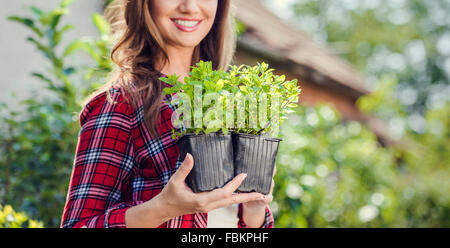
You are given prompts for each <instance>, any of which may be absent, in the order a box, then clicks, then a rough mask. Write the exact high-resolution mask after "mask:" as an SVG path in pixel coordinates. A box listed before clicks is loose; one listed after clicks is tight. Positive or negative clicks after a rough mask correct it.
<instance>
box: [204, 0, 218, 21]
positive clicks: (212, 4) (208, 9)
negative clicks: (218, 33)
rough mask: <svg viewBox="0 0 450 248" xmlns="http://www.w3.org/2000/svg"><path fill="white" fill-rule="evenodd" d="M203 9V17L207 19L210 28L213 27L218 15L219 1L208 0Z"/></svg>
mask: <svg viewBox="0 0 450 248" xmlns="http://www.w3.org/2000/svg"><path fill="white" fill-rule="evenodd" d="M206 2H208V3H207V4H205V5H204V6H203V7H202V10H203V11H202V12H203V16H204V17H206V18H207V23H208V26H210V27H212V25H213V24H214V20H215V18H216V14H217V5H218V4H217V0H208V1H206Z"/></svg>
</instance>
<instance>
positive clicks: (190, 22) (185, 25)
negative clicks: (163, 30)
mask: <svg viewBox="0 0 450 248" xmlns="http://www.w3.org/2000/svg"><path fill="white" fill-rule="evenodd" d="M170 20H171V21H172V22H173V24H175V26H176V27H177V28H178V29H180V30H181V31H184V32H193V31H195V30H196V29H197V28H198V26H199V25H200V23H201V22H202V20H201V19H181V18H174V19H170Z"/></svg>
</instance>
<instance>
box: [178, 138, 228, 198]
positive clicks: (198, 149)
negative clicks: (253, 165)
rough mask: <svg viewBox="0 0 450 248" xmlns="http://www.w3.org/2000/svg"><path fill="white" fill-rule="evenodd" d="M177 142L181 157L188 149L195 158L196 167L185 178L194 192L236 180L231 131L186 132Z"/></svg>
mask: <svg viewBox="0 0 450 248" xmlns="http://www.w3.org/2000/svg"><path fill="white" fill-rule="evenodd" d="M177 144H178V148H179V150H180V156H181V157H182V158H184V157H185V156H186V154H187V153H188V152H189V153H190V154H192V156H193V157H194V167H193V168H192V171H191V172H190V173H189V175H188V177H187V178H186V183H187V185H188V186H189V187H190V188H191V189H192V191H194V192H196V193H197V192H204V191H210V190H213V189H216V188H221V187H223V186H224V185H225V184H226V183H228V182H229V181H231V180H232V179H233V177H234V167H233V142H232V137H231V134H227V135H225V134H223V133H221V132H215V133H209V134H201V135H195V134H185V135H184V136H183V137H181V138H180V139H179V140H178V142H177Z"/></svg>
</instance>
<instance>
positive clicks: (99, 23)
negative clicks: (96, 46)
mask: <svg viewBox="0 0 450 248" xmlns="http://www.w3.org/2000/svg"><path fill="white" fill-rule="evenodd" d="M92 21H93V22H94V25H95V27H97V30H98V32H99V33H100V35H107V34H109V33H111V27H110V25H109V23H108V22H107V21H106V20H105V18H103V16H102V15H100V14H98V13H94V14H93V15H92Z"/></svg>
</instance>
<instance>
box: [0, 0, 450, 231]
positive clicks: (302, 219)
mask: <svg viewBox="0 0 450 248" xmlns="http://www.w3.org/2000/svg"><path fill="white" fill-rule="evenodd" d="M342 1H343V0H342ZM342 1H341V0H339V1H335V2H334V1H329V0H328V1H326V0H316V1H312V0H303V1H300V0H297V1H292V3H293V4H294V5H295V6H296V7H295V8H293V9H295V11H296V13H295V15H294V16H293V18H300V17H302V18H301V19H299V20H303V21H304V20H308V18H309V24H310V25H306V26H308V27H309V28H311V32H313V33H314V34H315V35H319V37H322V38H324V37H325V38H324V39H323V40H324V41H326V42H329V44H330V45H332V46H335V47H336V48H339V49H340V50H339V51H340V53H341V55H342V56H343V57H344V58H346V59H348V60H349V61H350V62H352V63H354V64H355V65H356V66H357V67H358V68H359V69H360V70H361V71H362V72H364V73H365V74H366V75H367V77H368V78H369V79H370V80H369V81H373V82H374V86H375V89H376V91H375V92H374V94H371V95H369V96H365V97H362V98H360V99H359V100H358V102H357V104H358V106H359V107H360V108H361V110H363V111H364V112H366V113H370V114H373V115H376V116H378V117H380V118H383V119H385V120H386V121H388V124H389V129H390V130H389V131H390V132H391V133H392V135H393V137H394V138H396V139H397V140H398V141H399V143H398V144H397V145H394V146H390V147H383V146H380V144H379V143H378V141H377V138H376V136H375V135H374V134H373V133H372V132H371V131H370V130H369V129H368V128H366V127H365V126H363V125H361V124H360V123H358V122H354V121H346V120H342V119H341V117H340V115H339V113H338V112H337V111H336V110H335V109H333V108H332V107H330V106H329V105H326V104H321V105H317V106H315V107H310V106H299V107H298V108H296V110H295V113H292V114H290V116H289V118H288V119H287V120H286V121H285V122H284V123H283V125H282V127H281V135H282V138H283V139H284V140H283V142H282V143H281V145H280V149H279V153H278V157H277V175H276V178H275V181H276V184H275V191H274V196H275V197H274V199H275V200H274V202H273V203H272V204H271V207H272V210H273V212H274V214H275V220H276V226H277V227H450V199H449V197H450V185H449V183H450V180H448V178H450V171H449V168H448V167H449V165H450V161H449V159H450V158H449V156H448V155H449V149H450V144H449V140H450V139H449V137H450V131H449V127H450V123H449V122H450V121H449V116H450V104H449V103H448V101H444V102H442V101H441V98H442V94H444V96H445V97H448V96H446V95H445V92H446V91H445V90H443V89H445V87H444V88H442V87H443V86H442V85H444V86H445V85H446V84H448V78H447V72H446V71H445V70H444V69H445V67H443V66H442V65H445V60H446V57H445V56H447V57H448V54H447V55H446V54H445V51H446V50H445V46H444V45H445V44H444V45H442V44H441V45H440V48H439V49H438V48H437V47H438V45H436V44H438V43H439V40H441V39H444V41H443V42H444V43H445V34H446V31H445V30H446V29H445V28H444V27H443V26H442V25H439V21H440V20H441V19H439V18H440V17H439V16H441V14H436V13H440V10H439V9H436V7H430V6H434V5H433V4H430V2H433V3H434V4H436V3H438V4H441V5H442V4H443V2H444V1H439V0H435V1H393V2H401V3H403V4H407V5H408V6H419V7H420V6H425V7H423V8H422V7H420V8H419V7H418V8H415V7H414V8H413V9H414V10H417V11H415V12H413V13H414V15H412V17H411V16H409V19H408V18H406V17H401V16H402V15H401V14H398V13H397V17H395V15H394V17H389V16H390V12H388V13H385V14H383V13H384V12H381V14H380V13H377V12H378V11H384V10H383V9H384V8H385V7H384V6H381V7H380V8H379V9H377V8H375V9H373V8H364V9H363V10H361V9H358V8H357V7H354V6H353V5H351V3H353V4H354V3H355V1H350V0H348V1H344V2H348V3H345V4H342V3H341V2H342ZM70 2H72V1H67V0H65V1H62V4H61V5H60V6H59V7H58V8H56V9H54V10H50V11H44V10H42V9H40V8H37V7H30V11H31V17H18V16H15V17H10V18H9V19H10V20H11V21H15V22H18V23H21V24H23V25H25V26H26V27H28V28H29V29H30V33H31V34H32V35H30V36H29V37H28V38H27V40H29V41H30V43H31V44H33V45H35V46H36V47H37V49H38V51H40V53H41V54H43V55H44V57H45V58H46V59H47V61H48V62H49V68H48V71H46V72H33V73H32V76H33V77H37V78H39V79H40V80H41V82H42V83H43V89H42V91H44V90H45V91H48V92H50V93H51V95H52V97H48V98H45V99H43V100H39V99H36V97H30V98H29V99H27V100H25V101H22V102H21V104H22V105H23V106H24V107H25V111H24V112H21V113H17V112H14V111H12V110H10V108H9V107H10V106H9V105H8V104H7V103H3V102H1V103H0V132H1V133H0V203H1V204H5V205H6V204H9V205H11V206H13V207H14V208H15V209H17V210H19V211H23V212H26V213H27V215H28V216H30V217H31V218H34V219H39V220H42V221H43V222H44V225H45V226H48V227H56V226H59V221H60V218H61V214H62V209H63V206H64V201H65V196H66V193H67V186H68V182H69V178H70V172H71V169H72V165H73V158H74V153H75V147H76V141H77V133H78V131H79V124H78V115H77V113H78V112H79V111H80V110H81V105H80V100H81V99H83V98H84V97H85V96H86V95H87V94H88V93H89V92H92V89H93V88H96V87H98V86H100V85H101V84H102V83H104V78H105V76H106V74H107V73H108V72H109V71H111V69H112V68H111V67H112V64H111V61H110V59H109V47H110V40H109V36H108V33H109V28H108V25H107V24H106V22H105V21H104V20H103V18H102V17H101V16H100V15H99V14H94V15H93V23H94V25H95V26H96V27H97V29H98V30H99V36H98V37H96V38H82V39H79V40H75V41H73V42H71V43H69V45H67V46H66V47H63V48H62V49H61V47H60V46H61V41H62V40H64V34H65V33H66V32H67V31H69V30H71V29H73V26H70V25H66V26H62V27H60V25H61V24H60V20H61V18H63V17H64V15H65V14H66V13H67V12H68V9H67V8H68V6H69V4H70ZM356 2H358V1H356ZM360 2H364V3H365V4H369V3H370V2H371V1H360ZM373 2H380V1H373ZM336 3H341V4H336ZM349 3H350V4H349ZM336 5H338V6H336ZM327 6H328V7H327ZM330 6H332V7H333V8H334V9H333V8H332V9H331V10H328V12H326V10H327V9H328V8H331V7H330ZM349 6H353V7H351V8H350V7H349ZM358 6H359V4H358ZM361 6H362V5H361ZM370 6H372V5H370ZM387 6H390V5H389V4H388V5H387ZM338 7H339V8H338ZM447 7H448V5H442V6H441V8H440V9H444V10H445V9H446V8H447ZM433 8H434V9H435V12H432V11H430V10H429V9H431V10H432V9H433ZM332 10H333V11H332ZM394 10H395V8H394ZM394 10H392V11H394ZM407 11H410V8H409V7H408V10H407ZM338 12H339V13H341V14H338V16H341V18H340V19H339V18H337V17H336V16H334V17H333V18H335V19H333V18H331V17H330V16H329V15H326V16H321V15H324V14H326V13H338ZM433 13H435V15H436V16H434V15H433ZM398 16H400V17H398ZM406 16H407V17H408V14H406ZM330 18H331V19H330ZM336 18H337V19H336ZM383 18H385V19H386V18H387V19H386V20H384V21H383ZM402 18H403V19H402ZM405 19H408V20H409V21H408V22H405V21H404V20H405ZM314 20H315V21H314ZM402 20H403V21H402ZM301 22H302V21H301ZM430 22H431V23H432V24H433V23H434V24H433V25H431V24H429V23H430ZM307 23H308V22H307ZM346 23H347V24H346ZM421 23H422V24H421ZM427 23H428V24H427ZM350 24H351V25H350ZM417 25H418V26H417ZM341 26H342V27H341ZM243 32H245V30H243ZM315 32H317V33H315ZM392 36H395V37H392ZM442 37H444V38H442ZM393 38H395V39H393ZM340 41H341V42H342V41H346V44H344V45H342V43H339V42H340ZM441 43H442V41H441ZM339 44H341V45H339ZM349 44H350V45H349ZM422 46H423V47H424V50H425V51H426V52H425V57H424V56H419V55H420V50H421V48H420V47H422ZM408 47H410V48H408ZM411 47H412V48H411ZM413 48H414V49H413ZM408 49H412V50H415V52H412V53H411V52H410V51H409V50H408ZM58 51H62V52H58ZM77 51H84V52H85V53H87V54H88V55H89V56H90V57H91V58H92V61H93V63H94V66H93V65H81V66H73V65H71V58H72V57H71V56H72V55H74V53H75V52H77ZM417 51H419V52H418V53H419V55H417ZM442 52H444V53H442ZM449 53H450V52H449ZM408 54H409V55H408ZM411 54H416V55H411ZM422 55H423V53H422ZM383 56H387V57H383ZM407 56H413V57H412V59H410V58H409V57H407ZM414 56H416V57H414ZM400 57H403V58H406V59H404V60H403V62H405V63H404V65H405V66H399V63H400V64H401V62H398V61H402V59H400ZM414 58H416V60H415V59H414ZM420 58H425V59H423V60H421V59H420ZM380 61H381V62H380ZM385 61H387V62H385ZM392 61H394V62H392ZM397 62H398V63H397ZM406 62H407V63H406ZM410 63H411V64H410ZM400 69H401V70H400ZM77 76H81V77H82V82H81V84H78V85H75V84H74V82H75V78H76V77H77ZM408 83H410V84H408ZM79 85H81V86H82V87H80V86H79ZM300 86H301V85H300ZM405 92H406V93H407V94H406V93H405ZM420 92H423V93H420ZM41 93H42V92H34V94H36V95H41ZM422 96H423V97H422ZM408 99H409V100H408ZM420 99H422V100H420ZM430 99H431V100H430ZM300 100H301V99H300ZM413 100H414V101H413ZM11 216H13V217H11ZM25 219H26V218H25V217H24V215H23V214H22V213H19V214H17V213H15V212H14V211H13V210H12V208H10V207H4V208H0V226H2V225H4V226H7V225H9V226H11V227H12V226H14V227H17V226H26V225H28V224H27V222H26V221H25ZM5 220H6V221H5ZM14 220H18V222H17V224H2V223H7V222H8V223H11V221H13V222H14ZM30 223H31V222H30ZM33 223H35V224H33V226H41V225H40V224H36V222H33Z"/></svg>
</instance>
